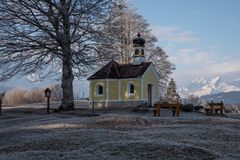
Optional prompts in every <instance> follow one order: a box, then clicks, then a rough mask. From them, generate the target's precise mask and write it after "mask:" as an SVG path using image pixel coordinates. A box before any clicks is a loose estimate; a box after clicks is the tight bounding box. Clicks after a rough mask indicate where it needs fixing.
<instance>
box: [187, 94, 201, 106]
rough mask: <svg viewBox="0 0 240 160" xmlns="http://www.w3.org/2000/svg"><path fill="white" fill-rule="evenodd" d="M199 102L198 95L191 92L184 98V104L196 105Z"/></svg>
mask: <svg viewBox="0 0 240 160" xmlns="http://www.w3.org/2000/svg"><path fill="white" fill-rule="evenodd" d="M199 102H200V99H199V97H198V96H195V95H193V94H190V95H188V96H187V98H186V99H184V103H185V104H193V105H194V106H196V105H198V103H199Z"/></svg>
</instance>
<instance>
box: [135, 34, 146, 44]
mask: <svg viewBox="0 0 240 160" xmlns="http://www.w3.org/2000/svg"><path fill="white" fill-rule="evenodd" d="M144 44H145V40H144V39H143V38H141V34H140V33H139V32H138V34H137V38H135V39H133V47H136V46H142V47H144Z"/></svg>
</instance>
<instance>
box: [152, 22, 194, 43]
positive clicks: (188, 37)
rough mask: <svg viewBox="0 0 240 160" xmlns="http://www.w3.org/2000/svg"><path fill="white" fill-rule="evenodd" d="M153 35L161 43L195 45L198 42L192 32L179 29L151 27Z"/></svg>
mask: <svg viewBox="0 0 240 160" xmlns="http://www.w3.org/2000/svg"><path fill="white" fill-rule="evenodd" d="M152 31H153V33H154V34H155V35H156V36H157V38H159V39H160V40H161V41H171V42H175V43H196V42H198V41H199V39H198V38H197V36H196V35H195V33H194V32H192V31H185V30H183V29H182V28H181V27H166V26H155V27H152Z"/></svg>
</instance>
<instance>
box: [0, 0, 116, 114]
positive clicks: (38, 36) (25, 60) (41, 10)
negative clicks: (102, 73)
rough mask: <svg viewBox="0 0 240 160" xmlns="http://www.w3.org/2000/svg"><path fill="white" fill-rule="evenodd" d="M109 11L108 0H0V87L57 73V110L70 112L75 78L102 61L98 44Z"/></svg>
mask: <svg viewBox="0 0 240 160" xmlns="http://www.w3.org/2000/svg"><path fill="white" fill-rule="evenodd" d="M110 5H111V0H0V42H1V43H0V81H4V80H7V79H9V78H11V77H13V76H15V75H19V76H24V75H29V74H32V73H36V72H37V73H39V75H40V76H41V78H45V77H46V76H48V75H49V74H52V73H61V74H62V84H61V87H62V91H63V92H62V93H63V97H62V104H61V107H60V108H61V109H74V101H73V97H74V96H73V85H72V84H73V79H74V76H82V75H84V74H86V73H87V72H88V71H89V69H91V68H92V67H94V65H96V64H97V62H98V61H99V59H101V58H99V57H101V56H102V55H101V54H100V52H98V50H97V48H98V47H97V44H98V43H97V41H98V40H101V37H103V35H102V32H101V30H102V24H103V23H105V21H106V19H107V17H108V16H107V15H108V8H109V6H110ZM59 67H60V68H59Z"/></svg>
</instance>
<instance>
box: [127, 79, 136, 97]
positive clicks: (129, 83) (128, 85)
mask: <svg viewBox="0 0 240 160" xmlns="http://www.w3.org/2000/svg"><path fill="white" fill-rule="evenodd" d="M131 85H133V93H130V86H131ZM127 93H128V96H134V95H135V93H136V91H135V85H134V83H133V82H128V84H127Z"/></svg>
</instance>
